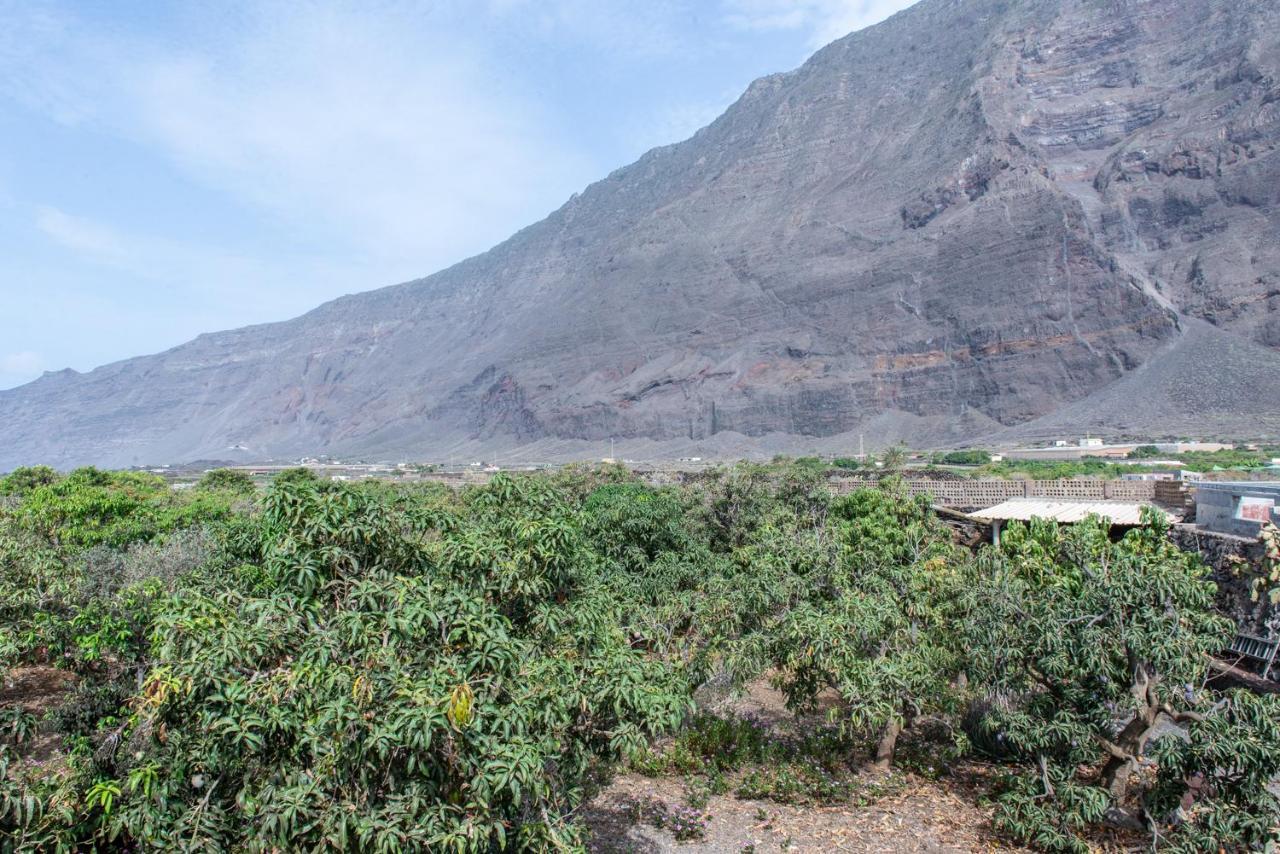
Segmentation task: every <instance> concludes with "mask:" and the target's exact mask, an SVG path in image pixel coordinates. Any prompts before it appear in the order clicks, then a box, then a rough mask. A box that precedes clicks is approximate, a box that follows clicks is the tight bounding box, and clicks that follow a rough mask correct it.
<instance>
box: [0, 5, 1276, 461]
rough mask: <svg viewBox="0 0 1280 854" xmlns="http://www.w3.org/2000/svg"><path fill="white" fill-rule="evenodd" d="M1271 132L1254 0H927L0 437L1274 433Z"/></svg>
mask: <svg viewBox="0 0 1280 854" xmlns="http://www.w3.org/2000/svg"><path fill="white" fill-rule="evenodd" d="M1278 145H1280V7H1278V6H1277V5H1276V3H1275V2H1273V0H1254V2H1240V0H1109V2H1105V3H1103V2H1097V0H922V2H920V3H919V4H917V5H916V6H913V7H911V8H910V9H908V10H907V11H905V12H903V13H900V14H898V15H896V16H894V17H893V18H891V19H890V20H888V21H886V22H885V23H883V24H880V25H878V26H876V27H872V28H870V29H867V30H863V31H861V32H859V33H856V34H854V35H851V36H848V37H846V38H844V39H841V40H839V41H837V42H835V43H833V44H831V45H829V46H827V47H826V48H824V49H823V50H821V51H819V52H818V53H817V54H816V55H815V56H814V57H813V58H812V59H811V60H810V61H809V62H807V63H806V64H805V65H804V66H802V67H801V68H799V69H797V70H796V71H793V72H791V73H787V74H778V75H774V76H771V77H766V78H763V79H761V80H758V81H756V82H755V83H753V84H752V85H751V87H750V88H749V89H748V90H747V92H746V93H745V94H744V95H743V96H742V97H741V98H740V99H739V100H738V102H737V103H735V104H734V105H733V106H732V107H731V108H730V109H729V110H728V111H727V112H726V113H725V114H724V115H723V116H721V117H720V118H719V119H717V120H716V121H715V122H713V123H712V124H711V125H710V126H709V127H707V128H705V129H703V130H701V131H699V132H698V133H697V134H696V135H695V136H694V137H693V138H691V139H689V140H687V141H685V142H683V143H680V144H677V145H673V146H669V147H666V148H661V149H656V150H654V151H651V152H649V153H648V154H646V155H645V156H644V157H642V158H641V159H640V160H639V161H637V162H636V163H634V164H632V165H630V166H628V167H626V168H623V169H620V170H618V171H617V172H615V173H613V174H612V175H610V176H609V177H607V178H605V179H604V180H602V181H600V182H598V183H596V184H594V185H592V186H590V187H588V188H587V189H586V190H585V191H584V192H582V193H581V194H580V195H577V196H575V197H574V198H573V199H571V200H570V201H569V202H568V203H567V204H565V205H564V206H563V207H562V208H560V209H559V210H557V211H556V212H555V213H553V214H551V216H549V217H548V218H547V219H545V220H543V221H542V222H539V223H537V224H536V225H533V226H531V227H529V228H527V229H525V230H523V231H521V232H520V233H518V234H516V235H515V236H514V237H512V238H511V239H509V240H508V241H506V242H505V243H503V244H501V245H499V246H497V247H496V248H494V249H493V250H491V251H489V252H487V253H485V254H484V255H480V256H477V257H475V258H472V259H469V260H467V261H465V262H463V263H461V264H458V265H457V266H454V267H452V268H450V269H447V270H444V271H442V272H440V273H437V274H435V275H433V276H430V277H428V278H425V279H421V280H418V281H414V282H409V283H406V284H403V285H398V286H395V287H390V288H384V289H382V290H377V291H372V292H369V293H364V294H359V295H356V296H350V297H344V298H342V299H339V300H336V301H334V302H331V303H328V304H326V305H323V306H320V307H319V308H317V309H316V310H314V311H312V312H310V313H309V314H306V315H304V316H302V317H300V318H297V319H295V320H291V321H288V322H284V323H278V324H269V325H263V326H256V327H250V328H246V329H239V330H235V331H231V332H221V333H216V334H211V335H204V336H201V337H199V338H197V339H196V340H194V341H192V342H190V343H188V344H185V345H183V346H180V347H177V348H175V349H173V350H170V351H168V352H166V353H161V354H159V355H154V356H146V357H141V358H137V359H131V360H128V361H124V362H119V363H116V364H113V365H108V366H105V367H102V368H98V369H97V370H94V371H92V372H89V373H87V374H77V373H74V372H70V371H65V372H61V373H57V374H49V375H46V376H45V377H43V378H41V379H39V380H37V381H35V382H33V383H31V384H29V385H26V386H23V387H21V388H18V389H13V390H10V391H5V392H0V469H3V468H6V467H11V466H13V465H17V464H22V463H29V462H37V461H40V462H52V463H54V464H58V465H69V464H73V463H82V462H96V463H99V464H109V465H129V464H135V463H146V462H164V461H178V460H184V459H194V458H227V457H229V456H232V455H233V453H240V454H242V455H244V456H248V457H252V458H264V457H268V456H272V457H286V456H290V455H296V454H300V453H311V454H314V453H331V454H344V455H364V456H371V457H379V456H381V457H391V456H395V457H411V458H431V457H441V456H445V455H447V454H451V453H460V452H467V453H471V452H480V451H483V450H486V449H488V450H498V449H501V450H504V451H505V452H506V453H508V454H514V455H516V456H518V455H519V453H520V452H519V451H518V450H513V449H521V448H524V449H529V454H530V455H535V454H538V453H541V454H554V453H566V454H567V453H574V452H578V451H580V450H581V449H582V448H584V447H600V445H599V443H600V441H601V440H607V439H608V438H609V437H617V438H618V439H619V440H621V441H622V442H623V443H624V447H626V446H628V445H626V444H625V443H630V446H632V447H642V448H645V449H647V450H649V451H652V452H655V453H656V452H661V451H663V450H667V451H671V450H673V449H677V448H685V447H703V448H708V449H710V451H711V452H714V451H715V450H717V449H729V451H731V452H735V453H740V452H745V451H748V450H750V449H752V448H761V449H768V450H770V451H772V450H783V449H787V448H808V447H811V446H815V445H820V446H822V447H833V446H842V445H843V446H845V447H847V446H848V444H849V441H850V437H853V436H856V435H857V434H858V433H866V434H867V440H868V442H869V443H871V444H878V443H883V442H886V441H890V440H893V439H898V438H905V439H909V440H915V441H918V442H932V443H948V442H957V441H963V440H966V439H974V438H977V437H984V436H989V435H1001V434H1008V431H1010V430H1012V431H1015V432H1016V431H1017V430H1019V429H1020V428H1021V427H1026V426H1027V425H1035V424H1040V425H1044V429H1046V430H1053V431H1071V430H1073V429H1076V428H1081V427H1083V426H1084V425H1086V424H1087V425H1088V426H1089V428H1090V429H1092V430H1094V431H1101V432H1107V431H1112V432H1114V431H1118V430H1126V431H1141V432H1146V433H1150V434H1153V435H1164V434H1166V433H1178V432H1188V431H1194V432H1199V433H1206V434H1209V433H1212V434H1234V435H1242V436H1244V435H1263V434H1270V435H1275V434H1276V433H1277V432H1278V430H1280V405H1278V401H1277V390H1278V389H1280V349H1278V348H1280V151H1277V146H1278ZM1206 329H1208V332H1206V331H1205V330H1206ZM1206 341H1207V342H1209V343H1208V344H1206V343H1205V342H1206ZM1215 342H1216V343H1215ZM1187 348H1192V349H1187ZM1224 348H1225V349H1224ZM1184 350H1185V351H1186V353H1187V355H1186V356H1185V358H1181V360H1180V361H1179V360H1178V354H1179V353H1182V352H1183V351H1184ZM1228 351H1229V352H1230V353H1231V354H1234V355H1231V356H1230V358H1225V359H1224V363H1223V364H1222V365H1221V366H1217V365H1215V364H1214V362H1215V361H1216V359H1217V356H1218V354H1219V353H1224V354H1225V353H1227V352H1228ZM1242 354H1243V355H1242ZM1240 360H1243V364H1245V366H1246V367H1247V370H1246V371H1245V372H1244V373H1241V371H1240V370H1238V368H1239V364H1237V363H1238V362H1239V361H1240ZM1161 361H1167V362H1169V363H1170V364H1174V363H1177V364H1183V365H1185V366H1187V368H1188V370H1186V371H1185V373H1186V377H1185V380H1186V382H1185V383H1182V382H1180V381H1179V378H1178V377H1177V376H1173V377H1172V379H1171V380H1170V382H1167V383H1165V382H1161V383H1146V384H1144V383H1141V382H1137V383H1135V382H1133V381H1132V378H1133V377H1141V376H1143V375H1144V374H1143V373H1140V372H1141V371H1142V370H1143V368H1144V366H1148V365H1150V364H1153V363H1156V362H1161ZM1193 365H1194V366H1195V370H1190V367H1191V366H1193ZM1149 370H1150V369H1148V371H1149ZM1126 378H1130V380H1131V381H1130V382H1129V384H1128V385H1127V386H1126V385H1120V384H1122V383H1124V382H1125V380H1126ZM1259 384H1261V386H1262V388H1261V389H1259V388H1258V385H1259ZM1117 388H1119V389H1124V388H1129V392H1128V393H1125V394H1121V395H1119V397H1117V394H1116V393H1115V392H1114V391H1113V392H1112V393H1111V394H1110V395H1108V394H1107V390H1108V389H1117ZM1224 397H1226V398H1229V399H1230V400H1231V401H1233V403H1232V404H1231V405H1229V406H1226V407H1223V406H1218V405H1216V404H1215V403H1214V401H1218V400H1220V399H1223V398H1224ZM1091 401H1096V405H1095V404H1094V403H1091ZM1117 407H1118V408H1117ZM1055 413H1058V414H1061V415H1062V417H1061V418H1059V419H1057V420H1054V414H1055ZM1171 414H1172V415H1176V416H1177V424H1176V426H1175V425H1171V424H1170V423H1169V419H1170V417H1171ZM1121 416H1123V418H1121ZM1046 419H1047V420H1046ZM1121 422H1122V423H1121ZM1031 429H1032V432H1035V429H1034V428H1031ZM854 441H856V440H854ZM232 448H237V449H239V450H238V451H235V452H233V451H231V450H230V449H232Z"/></svg>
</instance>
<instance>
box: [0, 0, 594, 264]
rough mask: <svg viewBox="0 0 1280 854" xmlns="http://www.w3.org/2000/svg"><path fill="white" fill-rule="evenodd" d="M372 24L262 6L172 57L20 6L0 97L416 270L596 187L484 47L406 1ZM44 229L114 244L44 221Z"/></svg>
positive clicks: (3, 61)
mask: <svg viewBox="0 0 1280 854" xmlns="http://www.w3.org/2000/svg"><path fill="white" fill-rule="evenodd" d="M3 3H4V0H0V8H3ZM379 12H380V14H369V10H368V9H367V8H366V7H344V6H342V5H340V4H334V5H320V4H315V5H311V4H307V5H306V6H305V7H301V8H300V7H298V6H296V5H294V4H284V5H274V4H260V5H257V6H251V7H249V11H247V12H245V13H244V15H243V17H242V18H238V19H236V20H235V21H234V23H233V24H230V25H228V24H227V23H226V22H225V21H221V22H220V26H221V29H220V31H219V33H218V36H217V38H216V39H211V40H210V41H209V42H208V43H203V42H200V41H199V40H196V41H195V42H194V43H193V42H183V43H181V44H177V45H168V44H163V43H158V42H155V43H153V42H146V41H139V40H137V39H136V38H134V39H129V38H126V37H124V36H121V35H119V34H118V33H110V32H105V33H104V32H99V31H94V30H93V29H92V28H90V27H87V26H78V25H77V23H76V21H75V19H74V18H73V17H70V16H69V13H65V12H64V13H63V17H61V18H59V17H57V16H56V15H54V13H51V12H48V11H47V10H46V11H44V12H42V13H41V14H39V15H29V16H27V17H26V19H25V24H24V20H23V19H22V16H21V14H20V12H19V11H17V8H16V7H15V9H14V10H13V15H12V16H13V18H14V19H15V22H16V26H15V27H14V28H13V29H14V30H17V31H19V32H20V33H22V35H21V36H14V35H13V34H12V32H13V31H12V30H11V31H10V37H9V38H8V39H5V40H0V77H8V78H9V80H8V82H0V88H3V89H5V90H6V91H7V93H8V94H9V95H10V96H11V97H16V98H20V99H22V100H23V101H24V102H25V103H27V104H28V106H34V107H37V108H38V109H41V110H42V111H43V112H45V113H46V114H48V115H49V116H51V117H53V118H54V119H56V120H58V121H62V122H64V123H69V124H76V125H90V126H92V127H95V128H97V129H100V130H105V131H106V132H108V133H112V134H114V135H117V136H120V137H124V138H127V139H130V140H132V141H134V142H136V143H141V144H142V145H144V146H146V147H148V148H150V149H152V150H155V151H157V153H159V154H161V155H162V156H164V157H166V158H167V159H169V160H170V161H172V162H173V163H175V164H177V165H178V166H179V167H180V168H181V169H183V170H184V171H185V172H186V173H187V174H188V175H190V176H192V177H194V178H195V179H196V180H198V181H200V182H201V183H203V184H205V185H207V186H208V187H210V188H213V189H214V190H215V191H217V192H221V193H226V194H229V195H231V196H232V197H234V198H236V199H238V200H239V201H240V202H242V203H247V204H249V205H251V206H253V207H256V208H258V209H260V210H262V211H265V212H267V213H268V214H269V215H270V216H272V217H274V218H275V219H276V220H277V221H279V222H283V223H292V224H296V225H298V226H299V227H300V228H301V229H302V230H303V231H305V232H306V233H307V234H308V235H311V236H323V237H322V239H328V240H331V241H334V242H337V243H340V244H345V245H347V246H348V247H353V248H355V249H356V250H357V251H358V252H363V253H367V254H373V255H379V256H381V257H394V258H400V259H407V258H413V259H416V260H417V269H418V270H419V272H421V273H426V272H430V271H431V270H432V269H433V268H435V267H437V266H441V265H443V264H444V263H447V262H450V261H453V260H457V259H458V258H460V257H462V256H464V255H466V254H470V253H472V252H475V251H479V250H482V249H485V248H487V247H488V246H489V245H491V244H493V243H495V242H497V241H498V240H500V239H502V238H504V237H506V236H507V235H508V234H510V233H511V232H512V231H514V230H515V229H517V228H519V227H521V226H523V225H526V224H527V223H528V222H530V221H532V220H534V219H537V218H539V217H540V216H542V215H545V214H546V213H548V212H549V209H550V207H551V206H552V205H553V204H554V202H558V201H560V200H562V199H563V198H567V197H568V195H569V194H570V193H571V192H572V191H573V190H575V189H577V188H578V187H579V186H580V185H581V184H583V183H585V182H586V180H587V179H588V178H590V177H594V173H595V171H596V169H597V167H596V166H595V164H592V163H590V162H588V159H587V158H586V157H584V156H580V155H579V154H578V153H577V150H576V148H575V147H574V146H573V145H572V144H570V143H569V142H568V141H567V140H566V139H564V138H562V137H561V135H560V133H559V132H558V131H557V129H556V128H555V126H554V122H553V121H551V120H550V119H549V118H548V117H547V116H545V115H543V114H542V113H540V111H539V109H538V108H537V107H536V106H534V105H535V104H536V103H537V99H535V98H532V97H526V94H525V93H522V92H521V91H519V89H518V83H513V82H512V81H511V80H509V79H499V78H498V77H497V76H495V75H493V74H492V73H491V71H490V69H489V67H488V65H487V63H486V58H485V56H484V55H483V53H482V52H480V51H479V50H478V49H475V48H472V47H469V46H468V45H466V44H462V43H458V42H457V40H451V39H449V38H448V34H447V33H439V34H437V33H436V32H435V31H434V30H433V29H432V26H431V21H430V20H429V17H430V16H429V14H428V13H427V12H421V11H418V10H416V9H415V8H413V7H412V6H410V5H408V4H405V5H394V4H388V5H387V6H386V7H385V8H380V9H379ZM210 14H212V13H210ZM19 70H20V72H21V73H20V74H19V73H18V71H19ZM9 72H14V73H13V74H10V73H9ZM18 90H21V91H18ZM549 199H551V200H554V201H553V202H548V200H549ZM41 227H42V228H44V229H45V230H46V232H49V233H51V234H54V233H56V235H59V236H60V237H61V238H65V239H66V242H67V243H68V245H73V244H74V245H75V246H78V247H79V248H81V249H85V250H89V249H93V248H96V249H98V250H108V249H110V248H111V247H110V246H109V243H110V241H109V240H106V239H104V238H106V235H104V234H96V235H95V234H88V233H83V232H82V233H78V234H77V233H75V224H74V223H69V222H65V221H57V219H56V217H54V218H50V219H49V221H48V222H42V223H41Z"/></svg>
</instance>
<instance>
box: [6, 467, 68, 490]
mask: <svg viewBox="0 0 1280 854" xmlns="http://www.w3.org/2000/svg"><path fill="white" fill-rule="evenodd" d="M61 477H62V476H61V475H60V474H58V473H57V472H56V471H54V470H53V469H51V468H49V466H29V467H25V468H16V469H14V470H13V471H11V472H10V473H9V474H8V476H7V477H3V478H0V495H17V496H19V497H21V496H23V495H26V494H27V493H28V492H31V491H32V490H33V489H38V488H39V487H41V486H48V485H50V484H52V483H57V481H58V480H59V479H60V478H61Z"/></svg>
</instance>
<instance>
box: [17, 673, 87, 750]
mask: <svg viewBox="0 0 1280 854" xmlns="http://www.w3.org/2000/svg"><path fill="white" fill-rule="evenodd" d="M75 683H76V676H75V674H73V673H68V672H67V671H65V670H58V669H57V668H55V667H44V666H40V665H35V666H31V667H16V668H14V669H12V670H9V671H8V672H6V673H5V674H4V678H3V681H0V709H9V708H13V707H14V706H18V707H20V708H22V709H23V710H24V711H26V712H29V713H30V714H33V715H35V716H36V717H40V716H42V715H44V713H45V712H47V711H49V710H50V709H53V708H55V707H56V706H58V705H59V704H60V703H61V702H62V701H63V700H64V699H65V698H66V695H67V692H68V691H70V690H71V689H72V688H74V687H75ZM59 741H60V739H59V736H58V735H57V734H56V733H49V732H38V733H37V734H36V735H35V737H34V738H32V739H31V740H30V741H28V742H26V743H24V744H23V745H21V750H20V751H19V752H20V755H21V756H22V757H23V758H24V759H26V760H28V761H31V762H36V763H41V762H47V761H49V760H50V759H51V758H53V757H54V756H55V755H57V753H58V747H59Z"/></svg>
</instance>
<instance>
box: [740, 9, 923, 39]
mask: <svg viewBox="0 0 1280 854" xmlns="http://www.w3.org/2000/svg"><path fill="white" fill-rule="evenodd" d="M915 2H916V0H723V6H724V11H725V15H726V19H727V20H728V22H729V23H730V24H731V25H732V26H736V27H740V28H742V29H749V30H803V31H807V32H808V33H809V42H810V44H811V45H812V46H813V47H820V46H822V45H825V44H827V43H829V42H832V41H834V40H836V39H838V38H840V37H842V36H845V35H848V34H849V33H851V32H854V31H855V30H860V29H863V28H864V27H869V26H871V25H872V24H878V23H880V22H881V21H883V20H884V19H885V18H888V17H889V16H890V15H892V14H894V13H895V12H900V11H902V10H903V9H905V8H907V7H908V6H911V5H913V4H914V3H915Z"/></svg>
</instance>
